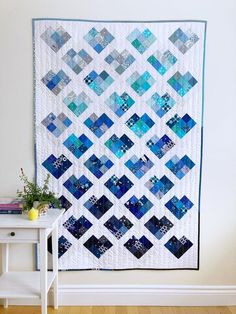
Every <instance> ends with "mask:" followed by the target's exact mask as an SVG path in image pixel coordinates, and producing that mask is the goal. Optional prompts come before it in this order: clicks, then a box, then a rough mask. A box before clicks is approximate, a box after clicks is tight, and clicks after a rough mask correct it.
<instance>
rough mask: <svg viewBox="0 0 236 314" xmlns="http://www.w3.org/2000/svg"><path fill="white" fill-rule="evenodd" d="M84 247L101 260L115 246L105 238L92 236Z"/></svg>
mask: <svg viewBox="0 0 236 314" xmlns="http://www.w3.org/2000/svg"><path fill="white" fill-rule="evenodd" d="M84 246H85V247H86V248H87V249H88V250H89V251H90V252H91V253H92V254H93V255H94V256H96V257H97V258H100V257H101V256H102V255H103V254H104V253H106V251H107V250H109V249H110V248H111V247H112V246H113V244H112V243H111V242H110V241H109V240H108V239H107V238H106V237H105V236H101V237H100V238H99V239H98V238H96V237H95V236H94V235H92V236H91V237H90V238H89V239H88V240H87V241H86V242H85V243H84Z"/></svg>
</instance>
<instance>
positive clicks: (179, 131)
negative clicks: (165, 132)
mask: <svg viewBox="0 0 236 314" xmlns="http://www.w3.org/2000/svg"><path fill="white" fill-rule="evenodd" d="M166 124H167V125H168V127H169V128H171V130H172V131H174V132H175V134H176V135H177V136H178V137H179V138H182V137H184V136H185V135H186V134H187V133H188V132H189V131H190V130H191V129H192V128H193V127H194V125H195V124H196V122H195V121H194V120H193V119H192V118H191V117H190V116H189V115H188V114H187V113H186V114H185V115H184V116H183V117H182V118H181V117H180V116H179V115H178V114H175V115H174V116H173V117H172V118H171V119H170V120H169V121H167V122H166Z"/></svg>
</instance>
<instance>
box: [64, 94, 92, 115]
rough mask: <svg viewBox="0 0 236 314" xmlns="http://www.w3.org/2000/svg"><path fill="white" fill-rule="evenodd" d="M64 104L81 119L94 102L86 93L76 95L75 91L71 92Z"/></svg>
mask: <svg viewBox="0 0 236 314" xmlns="http://www.w3.org/2000/svg"><path fill="white" fill-rule="evenodd" d="M63 102H64V104H66V106H67V107H68V108H69V109H70V110H71V111H72V112H73V113H74V114H75V115H76V116H77V117H79V116H80V115H81V113H83V112H84V111H85V110H86V109H87V108H88V106H89V104H91V103H92V100H91V99H90V98H89V97H88V96H87V95H86V94H85V93H84V92H82V93H80V94H79V95H76V94H75V93H74V92H73V91H72V92H70V93H69V94H68V95H67V96H66V98H65V99H64V100H63Z"/></svg>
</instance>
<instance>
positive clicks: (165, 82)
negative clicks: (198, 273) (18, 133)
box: [33, 19, 206, 270]
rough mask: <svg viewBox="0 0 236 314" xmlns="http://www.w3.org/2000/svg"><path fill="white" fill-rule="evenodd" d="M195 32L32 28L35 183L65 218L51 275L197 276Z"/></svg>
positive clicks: (200, 35) (201, 39)
mask: <svg viewBox="0 0 236 314" xmlns="http://www.w3.org/2000/svg"><path fill="white" fill-rule="evenodd" d="M205 27H206V23H205V22H203V21H159V22H108V21H80V20H60V19H35V20H34V21H33V29H34V39H33V41H34V67H35V68H34V74H35V77H34V82H35V131H36V134H35V136H36V144H35V146H36V175H37V182H38V184H42V183H43V180H44V179H45V177H46V174H47V173H50V174H51V182H50V188H51V189H52V190H53V191H54V192H55V193H56V194H57V195H58V196H59V197H60V200H61V202H62V204H63V207H65V209H66V212H65V214H64V216H63V220H62V222H61V225H60V228H59V267H60V269H62V270H68V269H71V270H72V269H134V268H137V269H138V268H142V269H198V264H199V256H198V252H199V243H198V242H199V240H198V239H199V199H200V180H201V152H202V147H201V145H202V108H203V72H204V70H203V67H204V46H205ZM49 249H50V248H49Z"/></svg>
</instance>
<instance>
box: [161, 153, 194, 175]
mask: <svg viewBox="0 0 236 314" xmlns="http://www.w3.org/2000/svg"><path fill="white" fill-rule="evenodd" d="M194 166H195V163H194V162H193V161H192V160H191V159H190V158H189V157H188V156H187V155H184V156H183V157H182V158H181V159H180V158H179V157H178V156H177V155H174V156H173V157H172V158H171V159H170V160H169V161H168V162H167V163H166V167H167V168H168V169H170V171H171V172H173V174H174V175H176V177H177V178H178V179H182V178H183V177H184V176H185V175H186V174H187V173H188V172H189V171H190V170H191V169H192V168H193V167H194Z"/></svg>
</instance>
